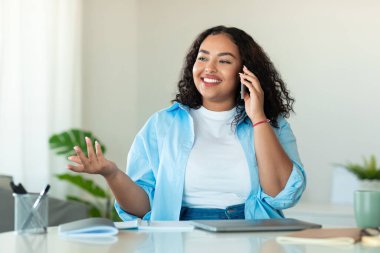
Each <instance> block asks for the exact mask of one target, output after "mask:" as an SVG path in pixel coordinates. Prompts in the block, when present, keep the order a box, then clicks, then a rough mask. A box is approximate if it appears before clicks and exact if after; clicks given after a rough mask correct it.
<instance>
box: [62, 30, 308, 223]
mask: <svg viewBox="0 0 380 253" xmlns="http://www.w3.org/2000/svg"><path fill="white" fill-rule="evenodd" d="M241 85H242V86H243V87H246V91H245V92H243V99H241V94H240V90H241V87H240V86H241ZM178 90H179V93H178V94H177V95H176V98H175V99H174V100H173V102H174V103H173V105H172V106H171V107H169V108H167V109H164V110H162V111H159V112H157V113H155V114H154V115H153V116H152V117H151V118H150V119H149V120H148V121H147V123H146V124H145V126H144V127H143V128H142V129H141V131H140V132H139V133H138V134H137V136H136V138H135V140H134V142H133V144H132V147H131V149H130V152H129V155H128V162H127V174H125V173H124V172H122V171H121V170H119V169H118V168H117V166H116V165H115V164H114V163H113V162H111V161H109V160H107V159H105V158H104V156H103V154H102V153H101V149H100V145H99V143H95V148H96V152H94V150H93V148H92V143H91V141H90V140H89V139H88V138H86V142H87V146H88V157H86V156H85V155H84V154H83V152H82V151H81V150H80V149H79V147H75V148H74V149H75V151H76V153H77V156H72V157H69V160H71V161H73V162H75V163H76V165H68V168H69V169H71V170H73V171H76V172H86V173H92V174H101V175H103V176H104V178H105V179H106V181H107V183H108V185H109V186H110V188H111V190H112V192H113V193H114V195H115V198H116V203H115V207H116V209H117V211H118V213H119V215H120V217H121V218H122V219H123V220H130V219H134V218H136V217H141V218H143V219H146V220H149V219H150V220H179V219H180V220H190V219H265V218H280V217H283V214H282V211H281V210H282V209H284V208H288V207H291V206H293V205H294V204H295V203H296V202H297V201H298V200H299V198H300V197H301V194H302V192H303V191H304V189H305V184H306V178H305V174H304V170H303V167H302V164H301V161H300V158H299V155H298V152H297V146H296V141H295V137H294V135H293V133H292V130H291V129H290V126H289V124H288V123H287V121H286V120H285V118H284V117H288V116H289V114H290V112H291V111H292V110H293V109H292V104H293V101H294V100H293V99H292V98H291V97H290V96H289V92H288V90H287V89H286V87H285V84H284V82H283V81H282V80H281V78H280V76H279V74H278V73H277V71H276V70H275V68H274V66H273V64H272V63H271V61H270V60H269V58H268V57H267V56H266V54H265V53H264V51H263V50H262V49H261V47H260V46H259V45H257V44H256V42H255V41H254V40H253V39H252V38H251V37H250V36H249V35H248V34H246V33H245V32H244V31H242V30H239V29H237V28H233V27H230V28H228V27H224V26H217V27H213V28H210V29H208V30H206V31H204V32H203V33H201V34H200V35H199V36H198V37H197V39H196V40H195V41H194V43H193V45H192V46H191V48H190V50H189V52H188V54H187V57H186V60H185V65H184V68H183V73H182V78H181V80H180V81H179V83H178Z"/></svg>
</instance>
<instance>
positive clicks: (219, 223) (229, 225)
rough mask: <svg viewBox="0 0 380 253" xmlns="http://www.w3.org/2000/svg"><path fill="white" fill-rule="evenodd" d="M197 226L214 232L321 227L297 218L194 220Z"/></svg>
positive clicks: (291, 229) (292, 229)
mask: <svg viewBox="0 0 380 253" xmlns="http://www.w3.org/2000/svg"><path fill="white" fill-rule="evenodd" d="M191 224H192V225H194V226H195V227H196V228H200V229H204V230H208V231H212V232H242V231H257V232H263V231H296V230H303V229H307V228H321V227H322V226H321V225H319V224H315V223H310V222H305V221H301V220H297V219H262V220H194V221H192V222H191Z"/></svg>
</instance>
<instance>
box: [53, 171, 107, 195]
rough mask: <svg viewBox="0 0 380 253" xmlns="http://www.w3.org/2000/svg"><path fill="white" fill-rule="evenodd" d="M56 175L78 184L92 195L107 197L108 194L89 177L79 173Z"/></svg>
mask: <svg viewBox="0 0 380 253" xmlns="http://www.w3.org/2000/svg"><path fill="white" fill-rule="evenodd" d="M57 177H58V178H59V179H61V180H65V181H68V182H70V183H71V184H73V185H76V186H78V187H79V188H81V189H82V190H84V191H86V192H88V193H90V194H91V195H92V196H95V197H98V198H109V196H108V194H107V193H106V192H105V191H104V190H103V189H102V188H101V187H100V186H99V185H97V184H96V183H95V182H94V181H93V180H91V179H85V178H84V177H82V176H81V175H73V174H69V173H63V174H58V175H57Z"/></svg>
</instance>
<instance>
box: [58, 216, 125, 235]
mask: <svg viewBox="0 0 380 253" xmlns="http://www.w3.org/2000/svg"><path fill="white" fill-rule="evenodd" d="M58 232H59V235H60V236H62V237H77V238H79V237H81V238H84V237H108V236H114V235H116V234H117V233H118V232H119V231H118V229H117V228H116V227H115V225H114V223H113V222H112V221H111V220H109V219H106V218H88V219H83V220H78V221H73V222H69V223H65V224H61V225H59V226H58Z"/></svg>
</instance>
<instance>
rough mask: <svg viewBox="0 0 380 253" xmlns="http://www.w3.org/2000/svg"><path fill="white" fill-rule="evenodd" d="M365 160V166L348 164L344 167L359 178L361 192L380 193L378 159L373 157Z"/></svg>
mask: <svg viewBox="0 0 380 253" xmlns="http://www.w3.org/2000/svg"><path fill="white" fill-rule="evenodd" d="M363 160H364V161H363V164H356V163H346V164H344V165H343V167H345V168H346V169H347V170H348V171H350V172H351V173H353V174H354V175H355V176H356V177H357V178H358V180H359V189H360V190H379V191H380V168H379V167H378V166H377V161H376V157H375V156H374V155H371V156H370V158H369V159H366V158H363Z"/></svg>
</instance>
